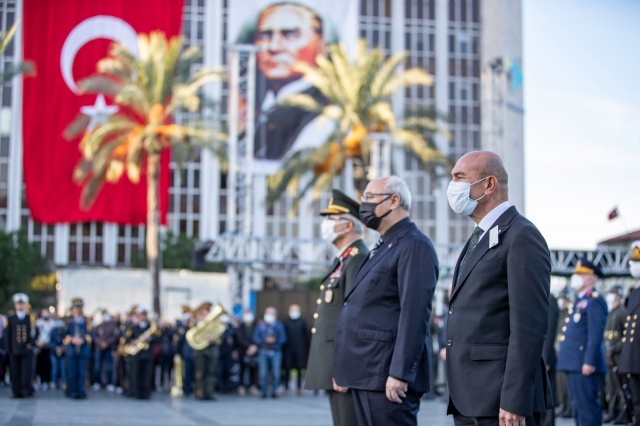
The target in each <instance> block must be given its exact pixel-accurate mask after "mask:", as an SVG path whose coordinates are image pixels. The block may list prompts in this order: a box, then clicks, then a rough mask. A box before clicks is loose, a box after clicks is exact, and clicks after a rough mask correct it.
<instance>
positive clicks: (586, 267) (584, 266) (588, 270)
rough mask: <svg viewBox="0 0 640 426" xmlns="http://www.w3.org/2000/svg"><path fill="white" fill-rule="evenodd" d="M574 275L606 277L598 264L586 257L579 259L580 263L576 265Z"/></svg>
mask: <svg viewBox="0 0 640 426" xmlns="http://www.w3.org/2000/svg"><path fill="white" fill-rule="evenodd" d="M573 273H574V274H591V275H597V276H598V277H599V278H602V277H604V274H603V273H602V269H600V268H599V267H598V266H597V265H596V264H594V263H593V262H591V261H590V260H589V259H587V258H586V257H581V258H580V259H578V263H576V267H575V269H574V270H573Z"/></svg>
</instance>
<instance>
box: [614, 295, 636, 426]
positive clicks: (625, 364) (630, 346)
mask: <svg viewBox="0 0 640 426" xmlns="http://www.w3.org/2000/svg"><path fill="white" fill-rule="evenodd" d="M624 326H625V329H624V331H623V335H622V349H621V352H620V361H619V362H618V371H620V373H622V374H627V375H628V377H629V387H630V389H631V396H632V398H633V415H634V417H635V421H634V423H633V424H634V425H640V288H638V289H636V290H634V291H633V292H632V293H631V294H630V295H629V303H628V305H627V316H626V317H625V323H624Z"/></svg>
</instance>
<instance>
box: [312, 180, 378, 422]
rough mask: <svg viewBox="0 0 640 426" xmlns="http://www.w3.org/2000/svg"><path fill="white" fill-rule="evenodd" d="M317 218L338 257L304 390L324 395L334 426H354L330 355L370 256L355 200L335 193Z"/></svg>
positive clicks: (325, 290) (326, 286)
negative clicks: (342, 312)
mask: <svg viewBox="0 0 640 426" xmlns="http://www.w3.org/2000/svg"><path fill="white" fill-rule="evenodd" d="M320 214H321V215H322V216H324V217H325V219H324V220H323V222H322V226H321V228H322V239H323V240H325V241H328V242H330V243H332V244H333V245H334V246H335V247H336V248H337V249H338V253H337V254H336V258H335V260H334V262H333V264H332V265H331V268H329V273H327V275H326V276H325V277H324V278H323V279H322V284H321V286H320V297H319V298H318V309H317V311H316V313H315V314H314V316H313V318H314V320H315V321H314V322H313V328H312V329H311V333H312V337H311V350H310V351H309V363H308V365H307V377H306V381H305V384H304V387H305V389H313V390H320V389H322V390H324V391H325V392H326V393H327V395H328V397H329V405H330V406H331V415H332V417H333V424H334V426H357V425H358V422H357V420H356V412H355V409H354V407H353V398H352V396H351V392H345V393H343V392H336V391H334V389H333V352H334V347H335V344H334V342H335V337H336V327H337V325H338V318H339V317H340V310H341V309H342V305H343V304H344V298H345V296H346V294H347V292H348V291H349V290H350V289H351V285H352V283H353V277H354V276H355V274H356V272H357V271H358V268H359V267H360V265H361V264H362V262H364V260H365V259H366V258H367V256H368V255H369V249H368V248H367V246H366V245H365V244H364V242H363V241H362V233H363V226H362V222H360V219H359V216H360V205H359V204H358V203H357V202H356V201H355V200H353V199H351V198H349V197H348V196H347V195H345V194H344V193H342V192H341V191H339V190H337V189H334V190H333V197H331V200H330V201H329V206H328V207H327V208H326V209H325V210H323V211H322V212H320Z"/></svg>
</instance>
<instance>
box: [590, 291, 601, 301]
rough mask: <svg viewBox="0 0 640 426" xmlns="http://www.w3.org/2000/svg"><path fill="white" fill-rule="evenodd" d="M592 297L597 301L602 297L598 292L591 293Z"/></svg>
mask: <svg viewBox="0 0 640 426" xmlns="http://www.w3.org/2000/svg"><path fill="white" fill-rule="evenodd" d="M591 296H592V297H593V298H594V299H597V298H598V297H600V294H599V293H598V292H597V291H594V292H593V293H591Z"/></svg>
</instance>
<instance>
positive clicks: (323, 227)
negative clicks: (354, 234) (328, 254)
mask: <svg viewBox="0 0 640 426" xmlns="http://www.w3.org/2000/svg"><path fill="white" fill-rule="evenodd" d="M344 223H347V220H346V219H341V218H337V219H333V218H325V219H323V220H322V223H321V224H320V232H321V234H322V239H323V240H325V241H327V242H329V243H332V242H334V241H335V240H336V239H337V238H338V237H339V236H340V235H342V234H344V233H346V232H347V230H346V229H343V230H342V231H338V232H336V226H337V225H342V224H344Z"/></svg>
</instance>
